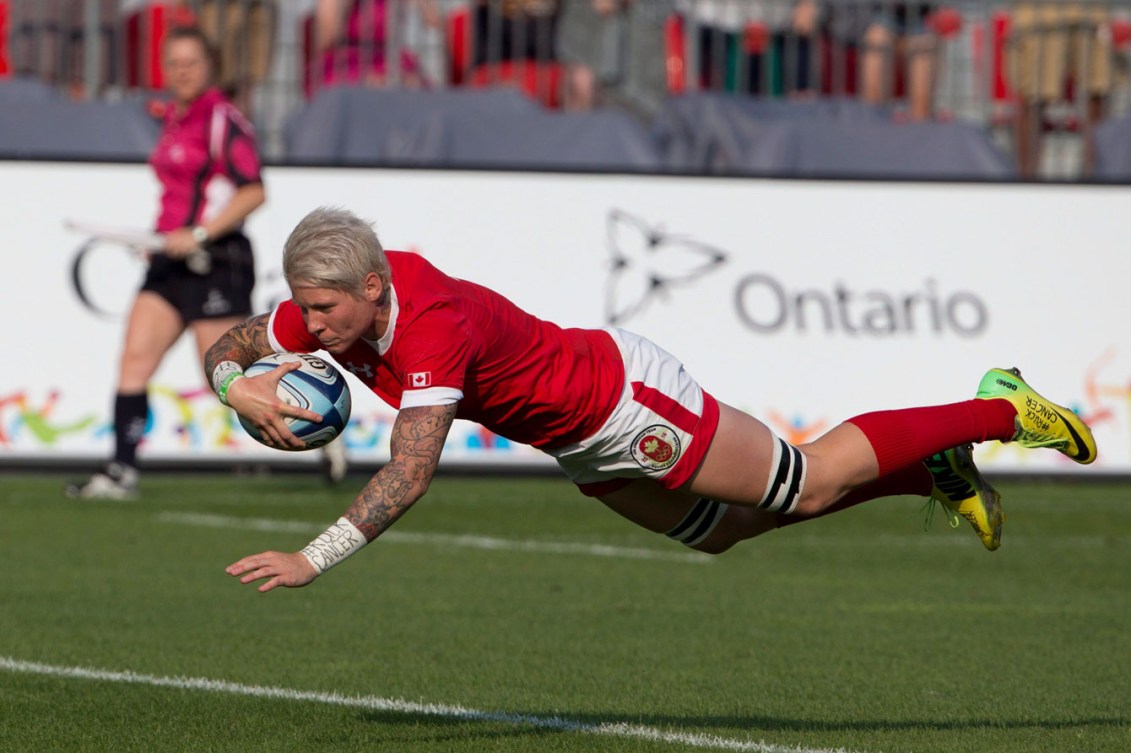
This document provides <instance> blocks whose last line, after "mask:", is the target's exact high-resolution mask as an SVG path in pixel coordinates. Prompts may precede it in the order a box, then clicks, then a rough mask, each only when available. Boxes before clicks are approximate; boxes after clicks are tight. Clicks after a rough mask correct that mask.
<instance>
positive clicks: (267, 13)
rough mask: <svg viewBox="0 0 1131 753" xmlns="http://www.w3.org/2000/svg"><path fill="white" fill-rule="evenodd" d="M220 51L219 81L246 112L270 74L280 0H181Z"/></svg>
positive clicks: (218, 83)
mask: <svg viewBox="0 0 1131 753" xmlns="http://www.w3.org/2000/svg"><path fill="white" fill-rule="evenodd" d="M179 4H180V5H182V6H184V7H187V8H188V9H189V10H190V11H192V13H193V14H194V15H195V17H196V19H197V23H198V24H199V25H200V29H201V31H203V32H204V34H205V36H207V37H208V39H209V41H211V42H212V45H213V46H214V47H215V48H216V49H217V50H218V51H219V56H220V60H219V66H220V69H219V71H218V72H217V76H216V82H217V85H218V86H219V88H220V90H221V91H223V92H224V94H225V95H227V96H228V98H229V99H231V101H232V103H233V104H235V105H236V107H238V108H239V109H240V110H241V111H243V113H244V114H245V115H250V113H251V90H252V88H253V87H255V86H256V85H258V84H260V83H262V82H263V81H264V80H265V79H266V78H267V73H268V71H269V70H270V68H271V58H272V55H273V52H274V46H275V29H276V25H277V18H278V8H277V7H276V6H277V3H276V0H180V3H179Z"/></svg>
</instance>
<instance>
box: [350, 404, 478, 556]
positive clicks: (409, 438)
mask: <svg viewBox="0 0 1131 753" xmlns="http://www.w3.org/2000/svg"><path fill="white" fill-rule="evenodd" d="M457 405H458V403H451V404H450V405H426V406H420V407H418V408H404V409H403V410H401V412H400V413H398V414H397V420H396V421H395V422H394V423H393V436H392V439H391V440H390V442H389V450H390V454H391V455H392V458H391V459H390V460H389V462H388V464H387V465H385V466H384V467H383V468H382V469H381V470H380V471H378V472H377V475H375V476H374V477H373V478H372V479H370V480H369V483H368V484H366V485H365V488H364V489H362V490H361V494H359V495H358V497H357V499H356V500H355V501H354V503H353V504H352V505H351V506H350V508H349V510H347V511H346V514H345V518H346V520H348V521H349V522H351V523H353V524H354V525H355V526H357V529H358V530H359V531H361V532H362V533H363V534H364V535H365V538H366V539H367V540H369V541H372V540H373V539H375V538H377V537H378V536H380V535H381V533H382V532H384V531H385V530H386V529H387V528H388V527H389V526H391V525H392V524H393V523H395V522H396V521H397V519H398V518H399V517H400V516H401V515H403V514H404V513H405V511H406V510H408V508H409V507H410V506H411V505H412V503H413V502H415V501H416V500H418V499H420V498H421V497H422V496H424V492H426V491H427V490H428V484H429V483H430V482H431V481H432V475H433V474H434V473H435V472H436V466H437V465H438V464H439V462H440V453H441V452H443V450H444V440H445V439H446V438H447V436H448V430H449V429H451V428H452V421H453V420H454V419H455V417H456V406H457Z"/></svg>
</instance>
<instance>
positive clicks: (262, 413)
mask: <svg viewBox="0 0 1131 753" xmlns="http://www.w3.org/2000/svg"><path fill="white" fill-rule="evenodd" d="M301 367H302V363H301V362H300V361H288V362H287V363H281V364H279V365H278V366H276V367H275V368H273V369H271V370H270V371H268V372H267V373H265V374H260V375H258V376H253V377H245V378H244V379H237V380H236V381H234V382H232V384H231V386H230V387H229V388H228V405H230V406H232V408H234V409H235V411H236V413H239V414H240V415H241V416H243V417H244V418H245V419H247V420H248V421H249V422H250V423H251V425H252V426H254V427H255V428H256V429H257V430H258V431H259V434H260V436H262V437H263V438H264V439H265V440H266V443H267V444H268V445H269V446H271V447H278V448H280V449H292V450H302V449H305V448H306V443H305V442H303V441H302V440H301V439H299V438H298V437H296V436H295V435H294V432H292V431H291V430H290V429H289V428H288V427H287V422H286V419H287V418H288V417H294V418H302V419H306V420H307V421H315V422H321V421H322V416H321V415H320V414H318V413H315V412H314V411H312V410H308V409H306V408H300V407H299V406H297V405H290V404H289V403H285V402H283V401H282V400H280V399H279V393H278V390H279V380H280V379H282V378H283V375H284V374H287V373H289V372H291V371H295V370H296V369H299V368H301Z"/></svg>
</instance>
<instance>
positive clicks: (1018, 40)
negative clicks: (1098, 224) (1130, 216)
mask: <svg viewBox="0 0 1131 753" xmlns="http://www.w3.org/2000/svg"><path fill="white" fill-rule="evenodd" d="M1012 23H1013V35H1012V38H1013V44H1011V45H1010V50H1011V59H1010V70H1011V73H1012V76H1011V78H1012V83H1013V86H1014V89H1015V91H1016V93H1017V114H1016V121H1015V139H1016V142H1015V150H1016V153H1017V168H1018V171H1019V172H1020V173H1021V175H1022V177H1026V178H1031V177H1034V176H1036V175H1037V172H1038V170H1039V168H1040V155H1041V135H1042V133H1043V131H1044V119H1045V112H1046V107H1047V106H1048V105H1049V104H1051V103H1054V102H1057V101H1065V100H1070V99H1071V97H1070V96H1069V95H1068V87H1069V83H1070V82H1071V84H1072V85H1074V86H1076V87H1080V89H1081V90H1082V91H1083V93H1084V102H1085V104H1084V113H1083V118H1082V122H1081V124H1080V126H1081V129H1082V132H1083V141H1084V157H1083V171H1084V173H1085V174H1088V173H1090V172H1091V171H1092V169H1093V168H1094V162H1095V157H1094V139H1093V131H1094V128H1095V124H1096V123H1097V122H1099V121H1100V120H1101V119H1103V118H1104V117H1105V114H1106V113H1105V110H1106V106H1107V101H1108V98H1109V95H1110V94H1111V90H1112V78H1113V77H1112V63H1113V58H1112V48H1111V38H1110V29H1109V16H1108V11H1107V9H1106V7H1103V6H1098V5H1088V6H1085V5H1084V4H1081V3H1042V4H1034V3H1025V4H1022V5H1018V6H1017V7H1016V8H1014V10H1013V16H1012Z"/></svg>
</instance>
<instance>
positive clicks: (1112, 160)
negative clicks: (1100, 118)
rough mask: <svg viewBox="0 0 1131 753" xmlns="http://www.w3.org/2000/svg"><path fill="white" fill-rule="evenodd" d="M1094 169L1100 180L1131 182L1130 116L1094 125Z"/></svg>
mask: <svg viewBox="0 0 1131 753" xmlns="http://www.w3.org/2000/svg"><path fill="white" fill-rule="evenodd" d="M1095 139H1096V142H1095V148H1096V169H1095V175H1094V177H1096V178H1098V179H1100V180H1110V181H1119V182H1131V116H1128V117H1122V118H1116V119H1113V120H1107V121H1104V122H1103V123H1100V124H1099V125H1098V126H1096V131H1095Z"/></svg>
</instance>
